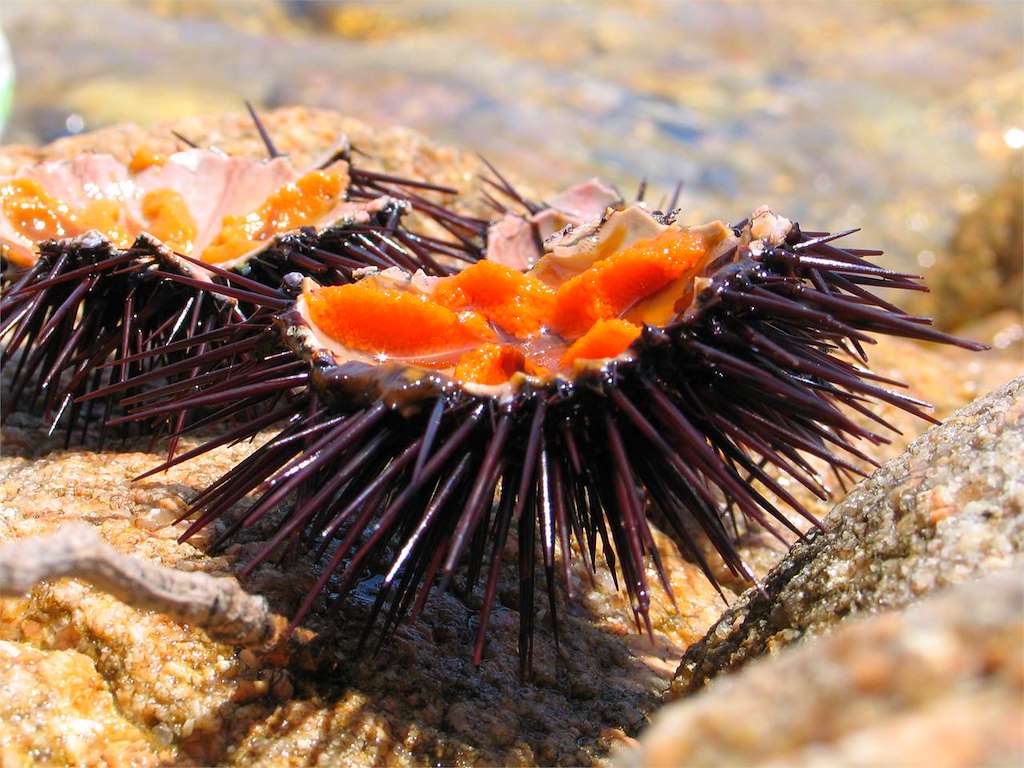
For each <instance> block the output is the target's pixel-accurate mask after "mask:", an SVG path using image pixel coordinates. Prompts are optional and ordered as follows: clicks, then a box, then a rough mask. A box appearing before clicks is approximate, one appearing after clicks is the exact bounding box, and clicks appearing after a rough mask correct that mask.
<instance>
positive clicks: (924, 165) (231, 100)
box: [0, 0, 1024, 339]
mask: <svg viewBox="0 0 1024 768" xmlns="http://www.w3.org/2000/svg"><path fill="white" fill-rule="evenodd" d="M0 26H2V28H3V30H4V33H5V34H6V36H7V39H8V41H9V44H10V48H11V59H12V60H13V70H14V73H15V84H14V88H13V106H12V108H11V110H10V113H9V115H8V120H7V125H6V129H5V134H4V141H6V142H29V143H41V142H47V141H50V140H52V139H55V138H57V137H60V136H64V135H67V134H69V133H72V134H73V133H78V132H81V131H86V130H90V129H92V128H95V127H99V126H102V125H107V124H111V123H116V122H121V121H134V122H139V123H142V124H149V123H153V122H157V121H161V120H165V119H171V118H176V117H181V116H187V115H195V114H207V113H217V112H223V111H235V110H237V109H239V107H240V105H241V103H242V100H243V99H250V100H252V101H253V102H254V103H256V104H257V105H259V106H262V107H264V108H270V107H274V106H280V105H289V104H301V105H306V106H314V107H326V108H331V109H336V110H339V111H341V112H344V113H347V114H349V115H351V116H354V117H358V118H361V119H363V120H366V121H368V122H371V123H376V124H401V125H406V126H410V127H413V128H417V129H420V130H422V131H423V132H424V133H426V134H428V135H429V136H430V137H432V138H434V139H437V140H440V141H444V142H448V143H452V144H457V145H459V146H460V147H463V148H467V149H473V150H478V151H480V152H482V153H483V154H485V155H486V156H487V157H488V158H489V159H491V160H493V161H494V162H496V163H497V164H499V165H500V166H503V167H506V168H511V169H513V170H514V172H515V173H516V174H517V175H518V176H519V177H520V178H525V179H527V180H529V181H531V182H533V183H535V184H537V185H538V186H540V187H542V188H545V189H553V188H555V187H558V186H559V185H564V184H567V183H571V182H573V181H575V180H579V179H580V178H581V177H586V176H590V175H595V174H596V175H601V176H604V177H607V178H609V179H610V180H612V181H613V182H615V183H617V184H619V185H620V187H621V188H623V189H632V188H633V187H635V185H636V184H637V183H638V182H639V181H640V180H641V179H642V178H646V179H647V180H648V181H649V183H650V184H651V188H652V190H654V191H653V193H652V194H650V195H649V198H650V199H652V200H653V201H654V202H657V201H658V199H659V197H660V195H661V194H662V193H667V192H668V191H669V190H671V188H672V186H673V185H674V184H675V182H676V180H678V179H681V180H682V181H683V183H684V185H685V187H684V193H683V196H682V205H683V206H684V208H685V211H686V213H685V215H686V218H687V219H689V220H700V219H707V218H719V217H721V218H725V219H738V218H740V217H742V216H743V215H745V214H746V213H748V212H749V211H750V210H751V209H752V208H753V207H754V206H756V205H758V204H760V203H762V202H766V203H769V204H771V205H772V206H773V207H774V208H775V209H776V210H780V211H784V212H785V213H786V214H787V215H789V216H790V217H794V218H797V219H799V220H800V221H801V222H802V223H804V225H805V227H807V228H810V229H817V228H831V229H833V230H835V229H841V228H847V227H858V226H861V227H864V228H865V229H866V230H867V233H866V234H865V236H864V239H863V240H862V241H860V243H862V244H868V243H870V244H871V245H881V246H882V247H884V248H885V249H886V250H887V252H888V255H887V257H886V258H887V260H888V263H889V264H892V265H895V266H898V267H900V268H904V269H913V270H918V271H920V270H929V271H932V272H934V275H935V276H934V277H933V283H935V284H936V285H937V286H938V288H939V297H940V299H942V301H940V302H938V304H936V303H932V304H931V305H929V306H927V307H925V309H928V310H929V311H938V310H939V309H941V311H942V312H944V313H945V314H944V315H943V316H941V317H940V321H941V322H942V323H943V324H945V325H947V326H950V327H953V326H963V325H964V324H968V325H969V324H970V323H971V322H972V321H974V320H976V319H977V316H978V315H979V314H984V313H985V312H987V311H989V310H991V309H1002V310H1004V312H1006V311H1009V312H1011V313H1015V314H1016V317H1017V318H1018V319H1019V313H1020V309H1021V288H1020V277H1019V276H1020V269H1021V260H1022V258H1024V257H1022V255H1021V247H1022V246H1021V231H1020V230H1021V227H1022V226H1024V225H1022V224H1021V207H1022V205H1024V203H1022V202H1021V190H1022V185H1024V176H1022V170H1021V168H1022V166H1021V155H1022V152H1024V11H1022V5H1021V3H1020V2H1017V1H1016V0H1010V1H1008V2H990V3H970V4H967V3H945V2H836V3H820V2H786V3H775V2H773V3H763V4H744V3H715V2H703V3H694V4H682V3H655V2H638V3H630V4H619V3H616V4H614V5H611V4H608V5H605V4H598V3H591V2H580V3H572V4H568V3H566V4H562V3H551V2H519V3H513V2H484V3H468V2H458V1H454V0H453V1H450V2H440V1H435V0H430V1H429V2H417V3H397V2H386V3H372V4H371V3H349V2H337V3H328V2H321V3H307V2H296V1H295V0H277V1H271V0H264V1H262V2H250V3H231V2H218V0H206V1H205V2H202V1H200V2H172V1H171V0H152V1H150V2H135V3H131V4H127V3H101V2H94V1H93V2H90V1H84V2H83V1H79V2H73V3H72V2H41V1H40V0H33V1H32V2H28V1H27V0H6V2H4V3H3V4H2V5H0ZM0 60H2V54H0ZM3 69H4V67H3V65H2V64H0V80H2V79H3ZM3 99H4V91H3V90H2V88H0V109H2V104H3ZM965 226H966V227H967V233H966V234H964V231H965ZM1014 281H1016V282H1014ZM943 290H946V291H947V293H946V294H943V293H942V291H943ZM1010 333H1011V336H1012V335H1013V334H1014V333H1016V334H1017V336H1016V337H1015V338H1016V339H1019V338H1020V325H1019V323H1018V324H1017V326H1016V331H1012V330H1011V331H1010Z"/></svg>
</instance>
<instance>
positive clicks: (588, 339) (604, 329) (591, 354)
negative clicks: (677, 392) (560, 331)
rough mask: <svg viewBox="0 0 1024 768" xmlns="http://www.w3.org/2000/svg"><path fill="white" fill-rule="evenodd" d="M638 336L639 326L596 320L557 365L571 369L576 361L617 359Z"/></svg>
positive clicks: (615, 320) (616, 321)
mask: <svg viewBox="0 0 1024 768" xmlns="http://www.w3.org/2000/svg"><path fill="white" fill-rule="evenodd" d="M639 335H640V326H639V325H634V324H633V323H631V322H629V321H627V320H619V319H613V320H598V321H597V322H596V323H594V324H593V325H592V326H591V327H590V330H588V331H587V332H586V333H585V334H583V335H582V336H580V337H579V338H578V339H576V341H574V342H573V343H572V345H571V346H570V347H569V348H568V349H567V350H566V351H565V353H564V354H563V355H562V358H561V360H559V363H560V364H561V365H562V367H563V368H572V365H573V363H575V362H576V361H577V360H604V359H606V358H609V357H617V356H619V355H621V354H622V353H623V352H625V351H626V350H627V349H629V345H630V344H632V343H633V342H634V341H635V340H636V338H637V336H639Z"/></svg>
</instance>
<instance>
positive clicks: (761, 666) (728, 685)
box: [617, 401, 1024, 767]
mask: <svg viewBox="0 0 1024 768" xmlns="http://www.w3.org/2000/svg"><path fill="white" fill-rule="evenodd" d="M1018 402H1019V401H1018ZM1021 565H1022V563H1021V562H1020V561H1017V562H1016V564H1015V567H1016V570H1015V571H1013V572H1009V573H1007V572H1002V573H997V574H989V575H986V576H984V577H983V578H981V579H979V580H976V581H971V582H969V583H965V584H961V585H959V586H957V587H953V588H950V589H947V590H944V591H942V592H940V593H939V594H937V595H934V596H932V597H929V598H928V599H926V600H924V601H922V602H920V603H918V604H917V605H914V606H912V607H910V608H908V609H907V610H905V611H903V612H899V611H889V612H885V613H882V614H879V615H875V616H869V617H863V618H860V619H858V620H856V621H851V622H848V623H844V624H843V625H842V626H841V627H839V628H838V629H837V630H836V631H835V633H834V634H832V635H831V636H829V637H827V638H822V639H819V640H815V641H813V642H809V643H804V644H801V645H799V646H797V647H794V648H790V649H787V650H785V651H783V652H782V653H780V654H779V655H778V656H777V657H775V658H771V659H764V660H761V661H758V662H756V663H753V664H751V665H750V666H749V667H747V668H745V669H743V670H742V671H740V672H738V673H737V674H735V675H729V676H725V677H722V678H720V679H718V680H715V681H713V682H712V683H711V684H710V685H709V686H708V687H707V688H706V689H705V690H704V691H702V692H701V693H699V694H698V695H696V696H694V697H693V698H690V699H687V700H685V701H679V702H676V703H674V704H670V705H668V706H666V707H665V708H664V709H662V710H661V711H660V712H659V713H658V714H657V715H656V716H655V718H654V721H653V723H652V724H651V727H650V728H649V729H648V730H647V731H645V732H644V733H643V734H642V735H641V737H640V747H639V748H638V749H636V750H632V751H629V752H624V753H622V754H620V755H619V758H618V760H617V762H618V764H619V765H620V766H623V767H625V766H670V765H759V766H782V765H786V766H844V765H850V766H852V765H859V766H865V765H901V766H929V767H930V766H974V765H1021V763H1022V761H1024V729H1022V728H1021V723H1022V722H1024V704H1022V702H1024V613H1022V610H1021V607H1022V605H1024V582H1022V580H1021V577H1020V570H1019V569H1020V567H1021Z"/></svg>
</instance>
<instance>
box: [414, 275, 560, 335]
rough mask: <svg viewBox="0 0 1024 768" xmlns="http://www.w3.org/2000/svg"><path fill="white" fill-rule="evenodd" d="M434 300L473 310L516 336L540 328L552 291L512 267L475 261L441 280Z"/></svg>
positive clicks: (550, 306) (548, 310)
mask: <svg viewBox="0 0 1024 768" xmlns="http://www.w3.org/2000/svg"><path fill="white" fill-rule="evenodd" d="M433 299H434V301H436V302H438V303H439V304H442V305H443V306H446V307H448V308H449V309H454V310H466V309H470V310H474V311H476V312H480V313H481V314H482V315H484V316H485V317H486V318H487V319H488V320H491V321H492V322H494V323H495V324H496V325H498V326H499V327H500V328H501V329H502V330H504V331H505V332H507V333H510V334H512V335H513V336H515V337H516V338H520V339H525V338H528V337H530V336H533V335H535V334H537V333H539V332H540V331H541V329H542V328H543V327H544V325H545V324H546V322H547V321H548V319H549V318H550V317H551V311H552V310H553V308H554V305H555V292H554V290H552V289H551V288H549V287H548V286H547V285H545V284H544V283H542V282H541V281H540V280H537V279H536V278H534V277H530V276H529V275H527V274H524V273H522V272H519V271H517V270H515V269H511V268H509V267H505V266H502V265H501V264H496V263H494V262H493V261H478V262H477V263H476V264H474V265H473V266H471V267H468V268H467V269H465V270H463V271H462V272H460V273H458V274H457V275H453V276H452V277H449V278H446V279H444V280H440V281H439V282H438V283H437V286H436V288H435V289H434V294H433Z"/></svg>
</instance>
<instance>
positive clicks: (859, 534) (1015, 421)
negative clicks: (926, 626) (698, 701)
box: [670, 377, 1024, 698]
mask: <svg viewBox="0 0 1024 768" xmlns="http://www.w3.org/2000/svg"><path fill="white" fill-rule="evenodd" d="M1022 445H1024V377H1018V378H1016V379H1014V380H1013V381H1011V382H1010V383H1009V384H1007V385H1006V386H1005V387H1003V388H1002V389H1000V390H998V391H997V392H994V393H992V394H990V395H988V396H986V397H983V398H980V399H979V400H976V401H975V402H974V403H972V404H971V405H969V406H968V407H966V408H964V409H963V410H961V411H959V412H957V413H956V414H955V415H954V416H953V417H952V418H950V419H949V420H948V421H947V422H946V423H945V424H944V425H942V426H939V427H935V428H933V429H932V430H930V431H929V432H927V433H926V434H925V435H924V436H923V437H921V438H919V439H918V440H916V441H915V442H914V443H912V444H911V445H910V447H909V448H908V449H907V451H906V452H905V453H903V454H901V455H900V456H898V457H897V458H895V459H893V460H891V461H889V462H888V463H887V464H886V465H885V466H884V467H882V469H880V470H878V471H877V472H875V473H874V474H873V475H872V476H871V478H870V479H869V480H867V481H865V482H863V483H861V484H860V485H858V486H857V488H855V489H854V490H853V492H852V493H850V495H849V496H847V497H846V498H845V499H844V500H843V501H842V502H841V503H840V504H838V505H837V506H836V508H835V510H833V512H832V514H831V515H830V516H829V517H828V519H827V520H826V525H827V526H828V530H827V532H825V533H817V532H815V533H812V534H810V535H808V536H807V537H806V538H805V539H804V540H803V541H801V542H800V543H798V544H797V545H796V546H795V547H794V548H793V549H792V550H791V551H790V553H789V555H788V556H787V557H786V558H785V560H783V561H782V562H781V563H780V564H779V565H778V566H777V567H776V568H775V569H774V570H773V571H772V572H771V573H770V574H769V575H768V577H767V578H766V579H765V581H764V589H763V591H761V592H758V591H753V590H751V591H748V592H747V593H745V594H744V595H743V597H742V598H741V599H740V600H739V601H737V602H736V603H735V604H734V605H733V606H731V607H730V608H729V610H727V611H726V612H725V614H724V615H723V616H722V618H721V619H719V621H718V622H717V623H716V624H715V625H714V626H713V627H712V628H711V629H710V630H709V631H708V634H707V635H706V636H705V637H704V639H703V640H701V641H700V642H699V643H696V644H695V645H693V646H691V647H690V648H689V649H688V650H687V652H686V655H685V656H684V657H683V660H682V663H681V664H680V665H679V670H678V671H677V673H676V677H675V679H674V680H673V682H672V688H671V691H670V696H671V697H673V698H675V697H679V696H683V695H686V694H692V693H693V692H694V691H696V690H698V689H700V688H701V687H702V686H703V685H704V684H705V683H706V682H707V681H708V680H709V679H711V678H713V677H715V676H717V675H719V674H721V673H722V672H725V671H727V670H732V669H735V668H737V667H739V666H742V665H743V664H745V663H746V662H748V661H750V660H752V659H755V658H758V657H760V656H762V655H764V654H766V653H771V652H773V651H775V650H777V649H779V648H781V647H783V646H786V645H789V644H791V643H793V642H795V641H796V640H799V639H800V638H803V637H804V636H806V635H818V634H821V633H823V632H826V631H828V630H829V629H831V628H832V627H833V626H834V625H835V624H836V623H838V622H840V621H842V620H843V619H844V618H845V617H847V616H850V615H853V614H858V613H864V612H871V611H876V610H885V609H889V608H899V607H902V606H905V605H907V604H909V603H911V602H912V601H913V600H915V599H917V598H919V597H920V596H922V595H924V594H927V593H929V592H931V591H933V590H936V589H938V588H940V587H943V586H946V585H949V584H955V583H958V582H961V581H964V580H965V579H967V578H969V577H970V576H972V575H975V574H977V573H982V572H987V571H993V570H997V569H1002V568H1007V567H1009V566H1010V564H1011V562H1013V558H1014V556H1015V555H1016V554H1017V553H1020V552H1021V551H1022V550H1024V451H1022V450H1021V446H1022Z"/></svg>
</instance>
